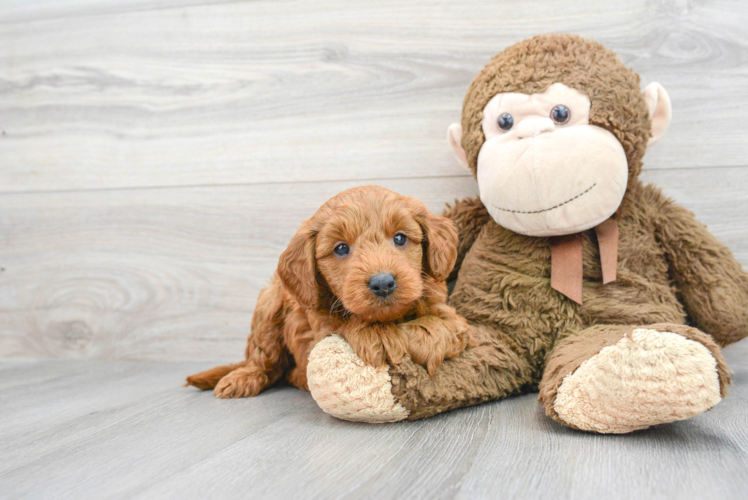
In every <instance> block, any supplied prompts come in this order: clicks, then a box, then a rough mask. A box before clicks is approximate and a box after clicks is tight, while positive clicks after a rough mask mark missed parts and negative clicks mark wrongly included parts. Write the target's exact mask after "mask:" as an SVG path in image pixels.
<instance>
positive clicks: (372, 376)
mask: <svg viewBox="0 0 748 500" xmlns="http://www.w3.org/2000/svg"><path fill="white" fill-rule="evenodd" d="M307 381H308V383H309V390H310V392H311V393H312V397H313V398H314V400H315V401H316V402H317V404H318V405H319V407H320V408H322V410H323V411H325V412H326V413H328V414H330V415H332V416H333V417H337V418H340V419H342V420H351V421H354V422H370V423H381V422H396V421H399V420H404V419H405V418H407V417H408V413H409V412H408V410H407V409H406V408H405V407H404V406H403V405H401V404H400V403H399V402H398V401H397V400H396V399H395V396H393V394H392V382H391V379H390V375H389V372H388V370H387V369H383V370H382V369H380V370H377V369H376V368H374V367H372V366H368V365H366V364H365V363H364V362H363V361H361V358H359V357H358V356H357V355H356V353H355V352H353V349H352V348H351V346H350V344H348V342H346V341H345V339H343V338H342V337H341V336H339V335H332V336H330V337H327V338H325V339H324V340H322V341H320V342H319V343H318V344H317V345H316V346H315V347H314V349H313V350H312V353H311V354H310V355H309V366H308V368H307Z"/></svg>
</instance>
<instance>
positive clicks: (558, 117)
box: [551, 104, 571, 125]
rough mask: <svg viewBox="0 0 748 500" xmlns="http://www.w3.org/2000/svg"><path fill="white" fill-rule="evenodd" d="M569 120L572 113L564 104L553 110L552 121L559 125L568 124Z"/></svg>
mask: <svg viewBox="0 0 748 500" xmlns="http://www.w3.org/2000/svg"><path fill="white" fill-rule="evenodd" d="M569 118H571V111H569V108H567V107H566V106H564V105H563V104H559V105H558V106H556V107H554V108H553V109H552V110H551V120H553V121H554V122H556V123H557V124H559V125H563V124H564V123H566V122H568V121H569Z"/></svg>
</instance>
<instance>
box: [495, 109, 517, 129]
mask: <svg viewBox="0 0 748 500" xmlns="http://www.w3.org/2000/svg"><path fill="white" fill-rule="evenodd" d="M498 124H499V128H500V129H501V130H503V131H504V132H506V131H507V130H511V128H512V127H513V126H514V118H512V115H510V114H509V113H502V115H501V116H499V120H498Z"/></svg>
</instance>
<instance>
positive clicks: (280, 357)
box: [187, 186, 468, 398]
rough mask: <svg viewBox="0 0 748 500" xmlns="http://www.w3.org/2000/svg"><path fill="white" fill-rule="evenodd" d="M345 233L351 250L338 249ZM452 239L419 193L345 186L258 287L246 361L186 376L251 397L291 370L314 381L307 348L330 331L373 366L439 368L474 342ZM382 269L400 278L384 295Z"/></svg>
mask: <svg viewBox="0 0 748 500" xmlns="http://www.w3.org/2000/svg"><path fill="white" fill-rule="evenodd" d="M396 233H402V234H404V235H406V236H407V239H408V241H407V243H406V244H405V245H404V246H402V247H396V246H395V245H394V244H393V243H392V239H393V237H394V235H395V234H396ZM340 242H345V243H347V244H348V246H349V247H350V248H351V252H350V254H349V255H346V256H344V257H340V256H337V255H335V254H334V253H333V249H334V248H335V247H336V246H337V245H338V244H339V243H340ZM456 244H457V235H456V233H455V230H454V228H453V226H452V224H451V223H450V221H449V220H448V219H445V218H442V217H437V216H435V215H433V214H431V213H430V212H429V211H428V210H426V208H425V207H424V206H423V204H422V203H420V202H419V201H417V200H415V199H413V198H407V197H405V196H401V195H398V194H396V193H393V192H391V191H389V190H387V189H384V188H380V187H377V186H366V187H361V188H354V189H350V190H348V191H344V192H343V193H340V194H339V195H337V196H335V197H333V198H332V199H330V200H329V201H327V202H326V203H325V204H324V205H323V206H322V207H321V208H320V209H319V211H317V213H316V214H315V215H314V216H313V217H312V218H311V219H310V220H308V221H307V222H305V223H304V225H303V226H302V227H301V229H300V230H299V231H298V233H297V234H296V236H294V238H293V239H292V240H291V243H290V244H289V246H288V248H287V249H286V251H285V252H283V254H282V255H281V258H280V260H279V262H278V270H277V273H276V276H275V277H274V278H273V281H272V283H271V285H270V286H269V287H268V288H265V289H264V290H262V291H261V292H260V296H259V298H258V300H257V305H256V308H255V313H254V316H253V318H252V330H251V334H250V335H249V338H248V340H247V348H246V352H245V355H246V361H245V362H243V363H238V364H234V365H227V366H219V367H216V368H213V369H211V370H207V371H204V372H201V373H198V374H195V375H192V376H190V377H188V378H187V382H188V384H189V385H193V386H195V387H198V388H200V389H213V388H215V393H216V395H217V396H218V397H223V398H231V397H245V396H255V395H257V394H259V393H260V391H262V390H263V389H265V388H267V387H269V386H270V385H272V384H273V383H275V382H276V381H277V380H279V379H280V378H281V377H282V376H283V375H285V376H286V378H287V380H288V381H289V382H290V383H291V384H293V385H295V386H296V387H299V388H300V389H304V390H309V389H308V387H307V378H306V369H307V363H308V359H309V353H310V351H311V349H312V347H314V345H315V344H316V342H318V341H319V340H321V339H322V338H323V337H325V336H327V335H329V334H331V333H337V334H339V335H341V336H343V337H344V338H345V339H346V340H347V341H348V343H349V344H350V345H351V346H352V347H353V349H354V351H355V352H356V354H358V355H359V357H360V358H361V359H362V360H363V361H364V362H365V363H367V364H369V365H372V366H383V365H385V363H399V362H401V361H402V360H403V357H404V356H405V355H406V354H408V355H409V359H412V360H413V362H415V363H417V364H419V365H424V366H425V367H426V370H427V372H428V373H429V374H431V375H433V374H434V373H435V372H436V370H437V368H439V366H440V364H441V363H442V361H443V360H444V359H445V358H450V357H455V356H457V355H458V354H459V353H460V352H462V350H464V348H465V346H466V345H467V342H468V334H467V323H466V322H465V320H464V319H463V318H460V317H459V316H457V315H456V314H455V311H454V309H453V308H451V307H449V306H447V305H446V301H447V286H446V283H445V279H446V278H447V276H448V275H449V272H450V270H451V269H452V267H453V265H454V261H455V258H456V254H457V249H456ZM379 272H389V273H391V274H392V275H393V276H395V278H396V279H397V288H396V289H395V291H394V292H393V293H392V294H391V295H390V296H388V297H386V298H379V297H377V296H375V295H374V294H373V293H372V292H371V290H369V289H368V281H369V278H370V277H371V276H373V275H374V274H377V273H379Z"/></svg>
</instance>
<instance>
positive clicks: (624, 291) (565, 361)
mask: <svg viewBox="0 0 748 500" xmlns="http://www.w3.org/2000/svg"><path fill="white" fill-rule="evenodd" d="M555 82H561V83H564V84H566V85H567V86H569V87H572V88H574V89H577V90H579V91H580V92H582V93H584V94H586V95H587V96H588V97H589V98H590V100H591V103H592V105H591V109H590V123H591V124H592V125H597V126H599V127H602V128H604V129H606V130H608V131H610V132H611V133H613V134H614V135H615V136H616V137H617V138H618V140H619V141H620V142H621V144H622V145H623V147H624V150H625V152H626V156H627V158H628V164H629V171H630V176H629V179H630V180H629V184H628V188H627V192H626V195H625V197H624V199H623V202H622V204H621V208H620V213H619V215H618V216H617V218H618V224H619V227H620V246H619V261H618V277H617V280H616V281H615V282H613V283H610V284H607V285H603V284H602V276H601V268H600V255H599V250H598V245H597V244H596V240H595V235H594V232H593V231H586V232H585V233H584V234H583V245H584V246H583V248H584V250H583V252H584V253H583V258H584V263H583V269H584V284H583V297H584V304H583V305H579V304H576V303H574V302H573V301H571V300H569V299H568V298H566V297H564V296H562V295H561V294H560V293H558V292H556V291H555V290H553V289H552V288H551V286H550V272H551V254H550V243H549V238H544V237H528V236H522V235H519V234H517V233H514V232H511V231H509V230H507V229H505V228H502V227H500V226H499V225H497V224H496V223H495V222H494V221H493V219H492V218H491V217H490V215H489V214H488V213H487V211H486V210H485V208H484V207H483V205H482V204H481V202H480V201H479V200H477V199H466V200H463V201H461V202H457V203H456V205H455V206H454V207H451V208H448V210H447V211H446V215H447V216H448V217H449V218H451V219H452V221H453V222H454V223H455V225H456V227H457V230H458V234H459V246H458V258H457V263H456V267H455V274H454V275H453V276H456V278H457V282H456V285H455V289H454V292H453V294H452V296H451V298H450V303H451V305H453V306H454V307H455V308H456V309H457V312H458V313H459V314H460V315H462V316H464V317H465V318H467V319H468V321H469V322H470V323H471V325H472V335H473V337H474V339H475V342H476V345H475V346H471V347H469V348H468V349H466V350H465V352H463V353H462V354H461V355H460V356H458V357H456V358H454V359H450V360H447V361H445V362H444V363H443V364H442V367H441V369H440V370H439V371H438V372H437V373H436V375H435V376H434V377H433V378H430V377H428V375H427V374H426V372H425V371H424V370H423V369H422V368H421V367H419V366H417V365H415V364H414V363H411V362H409V361H408V360H407V359H406V360H404V361H403V362H402V363H400V364H396V365H393V366H391V367H390V375H391V377H392V392H393V394H394V395H395V398H396V400H397V401H398V402H399V403H401V404H402V405H403V406H404V407H405V408H406V409H407V410H409V412H410V414H409V416H408V418H409V419H417V418H424V417H428V416H430V415H434V414H436V413H439V412H442V411H445V410H448V409H452V408H458V407H463V406H468V405H472V404H477V403H480V402H482V401H487V400H492V399H499V398H503V397H506V396H509V395H512V394H517V393H521V392H528V391H536V390H538V389H539V390H540V396H539V401H540V402H541V403H542V404H543V406H544V408H545V410H546V412H547V413H548V414H549V415H550V416H551V417H552V418H554V419H556V420H558V421H561V422H562V423H564V424H566V425H570V424H569V423H567V422H563V421H562V420H561V419H560V417H559V416H558V415H557V414H556V413H555V411H554V409H553V404H554V400H555V396H556V391H557V389H558V387H559V385H560V384H561V381H562V380H563V377H564V376H566V375H568V374H569V373H571V372H572V371H574V370H575V369H576V367H578V366H579V365H580V364H581V363H582V362H583V361H585V360H586V359H589V358H590V357H591V356H594V355H595V354H597V353H598V352H599V351H600V349H602V347H604V346H606V345H612V344H613V343H615V342H617V341H618V340H620V339H621V338H623V336H624V335H625V334H626V332H629V331H631V330H632V329H633V328H649V329H654V330H657V331H663V332H664V331H668V332H673V333H675V334H678V335H681V336H684V337H686V338H687V339H690V340H695V341H697V342H700V343H701V344H703V345H704V346H706V347H707V349H708V350H709V352H711V353H712V355H713V357H714V358H715V360H716V363H717V371H718V374H719V383H720V387H721V392H722V395H723V396H724V394H725V392H726V389H725V388H726V386H727V385H728V384H729V383H730V378H729V376H728V370H727V367H726V365H725V362H724V359H723V358H722V356H721V354H720V350H719V347H718V345H719V346H725V345H727V344H730V343H732V342H735V341H738V340H740V339H742V338H744V337H745V336H746V335H747V334H748V275H746V273H745V271H744V270H743V269H742V267H741V265H740V264H739V263H738V262H737V261H736V260H735V258H734V257H733V255H732V254H731V252H730V251H729V250H728V249H727V248H726V247H725V246H723V245H722V244H720V243H719V242H718V241H717V240H716V239H715V238H714V237H713V236H712V235H711V234H710V233H709V232H708V231H707V229H706V227H705V226H703V225H702V224H700V223H699V222H697V221H696V220H695V219H694V217H693V215H692V214H691V213H690V212H688V211H687V210H685V209H683V208H681V207H680V206H678V205H677V204H675V203H674V202H672V201H671V200H669V199H667V198H665V196H664V195H663V194H662V192H661V191H660V189H658V188H656V187H653V186H645V185H643V184H642V183H641V182H640V181H639V180H638V178H637V176H638V174H639V173H640V171H641V167H642V157H643V154H644V151H645V148H646V145H647V141H648V138H649V137H650V119H649V117H648V111H647V108H646V106H645V103H644V100H643V98H642V95H641V93H640V88H639V85H640V83H639V77H638V75H636V74H635V73H634V72H633V71H632V70H630V69H629V68H627V67H626V66H624V65H623V64H622V63H621V62H620V61H619V60H618V58H617V57H616V55H615V54H614V53H613V52H611V51H609V50H607V49H605V48H604V47H603V46H602V45H600V44H598V43H596V42H593V41H588V40H584V39H582V38H580V37H576V36H569V35H543V36H538V37H535V38H533V39H530V40H526V41H524V42H521V43H518V44H517V45H515V46H513V47H510V48H508V49H506V50H505V51H504V52H502V53H500V54H499V55H497V56H496V57H495V58H494V59H493V60H491V62H490V63H489V64H488V65H487V66H486V67H485V68H484V69H483V70H482V71H481V72H480V74H478V76H477V77H476V78H475V80H474V81H473V83H472V84H471V86H470V89H469V90H468V93H467V96H466V97H465V101H464V105H463V117H462V126H463V138H462V147H463V148H464V150H465V152H466V155H467V159H468V163H469V166H470V167H471V168H472V170H473V172H475V170H476V165H477V163H476V159H477V156H478V152H479V151H480V149H481V146H482V144H483V141H484V136H483V131H482V128H481V119H482V110H483V108H484V107H485V106H486V104H487V103H488V101H489V100H490V99H491V98H492V97H493V96H494V95H496V94H497V93H499V92H522V93H536V92H543V91H545V90H546V89H547V88H548V87H549V86H550V85H551V84H552V83H555ZM458 271H459V272H458ZM686 325H691V326H686ZM704 332H706V333H704Z"/></svg>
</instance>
